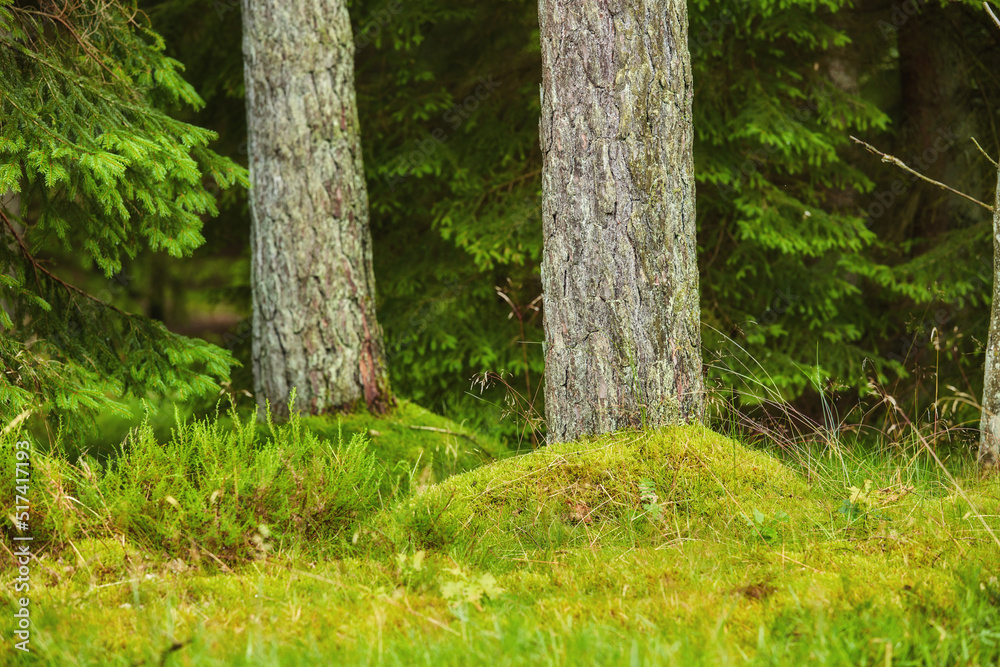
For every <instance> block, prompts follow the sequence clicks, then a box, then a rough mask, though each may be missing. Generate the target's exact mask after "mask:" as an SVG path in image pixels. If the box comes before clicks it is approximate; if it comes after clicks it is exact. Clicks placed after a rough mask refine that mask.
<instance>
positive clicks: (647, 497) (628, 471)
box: [372, 426, 808, 557]
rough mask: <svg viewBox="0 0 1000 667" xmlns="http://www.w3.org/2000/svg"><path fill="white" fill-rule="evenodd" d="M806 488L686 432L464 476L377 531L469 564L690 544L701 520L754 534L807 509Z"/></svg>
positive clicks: (561, 448)
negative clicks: (646, 544)
mask: <svg viewBox="0 0 1000 667" xmlns="http://www.w3.org/2000/svg"><path fill="white" fill-rule="evenodd" d="M807 493H808V487H807V485H806V483H805V481H804V480H803V479H802V478H801V477H800V476H798V475H797V474H796V473H794V472H792V471H791V470H789V469H787V468H785V467H784V466H783V465H782V464H781V463H780V462H778V461H777V460H775V459H774V458H773V457H771V456H769V455H767V454H765V453H762V452H759V451H755V450H752V449H749V448H747V447H746V446H744V445H741V444H739V443H736V442H734V441H732V440H729V439H727V438H724V437H722V436H720V435H718V434H716V433H713V432H712V431H709V430H708V429H706V428H704V427H701V426H680V427H673V428H667V429H663V430H659V431H652V432H641V433H636V432H628V433H618V434H613V435H607V436H601V437H597V438H592V439H588V440H585V441H579V442H571V443H563V444H559V445H554V446H551V447H545V448H543V449H540V450H538V451H536V452H534V453H531V454H528V455H524V456H519V457H515V458H510V459H506V460H503V461H500V462H497V463H493V464H490V465H486V466H483V467H481V468H478V469H476V470H473V471H471V472H468V473H465V474H461V475H457V476H455V477H452V478H449V479H447V480H445V481H444V482H442V483H440V484H437V485H434V486H431V487H428V488H426V489H424V490H423V491H422V492H420V493H417V494H415V495H414V497H412V498H410V499H407V500H405V501H403V502H402V503H400V504H399V505H397V506H396V507H395V508H393V509H391V510H389V511H387V512H383V513H381V514H380V515H378V516H377V517H376V519H375V522H374V526H373V528H374V530H373V531H372V534H374V535H377V536H379V538H385V537H388V538H389V539H390V541H391V542H392V543H393V546H394V548H396V549H400V550H403V549H407V548H411V549H451V550H458V551H460V552H462V553H463V554H464V555H465V556H466V557H468V556H469V555H471V554H473V553H476V552H479V553H483V554H484V555H485V553H486V552H490V551H492V552H495V553H499V552H503V553H506V554H509V553H510V552H511V551H520V552H527V551H537V550H539V549H540V550H543V551H544V550H547V549H556V548H561V547H563V546H573V545H575V546H579V544H578V542H579V541H580V540H583V539H586V540H589V542H590V543H591V544H595V543H597V542H598V541H603V542H607V541H608V540H615V541H621V539H620V538H622V537H623V536H625V535H629V537H630V538H631V539H627V540H624V542H626V543H628V542H632V543H634V539H635V538H638V539H642V538H645V537H652V538H654V539H657V538H658V539H660V540H661V541H662V538H663V537H664V536H669V535H673V536H675V537H676V538H679V539H683V537H684V534H685V533H686V532H688V530H687V528H688V527H690V526H691V525H692V524H696V525H697V526H698V528H699V529H703V528H704V527H705V526H714V527H716V528H719V529H721V528H723V527H730V526H732V525H733V524H734V523H735V525H736V526H737V527H738V528H739V529H740V530H748V529H749V530H751V531H752V530H755V528H754V521H753V519H751V518H750V517H753V516H755V515H756V516H758V517H773V516H775V515H778V516H786V515H788V516H789V517H790V516H794V515H795V514H800V513H801V512H802V510H803V507H804V504H803V503H802V502H801V500H802V498H804V497H805V496H806V495H807ZM758 521H759V520H758ZM383 541H384V539H383Z"/></svg>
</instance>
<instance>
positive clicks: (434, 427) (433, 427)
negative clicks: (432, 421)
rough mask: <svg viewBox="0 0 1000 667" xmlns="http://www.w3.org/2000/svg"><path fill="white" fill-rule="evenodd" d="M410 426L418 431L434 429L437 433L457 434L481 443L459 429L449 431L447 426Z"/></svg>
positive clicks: (475, 442)
mask: <svg viewBox="0 0 1000 667" xmlns="http://www.w3.org/2000/svg"><path fill="white" fill-rule="evenodd" d="M408 426H409V428H412V429H414V430H417V431H434V432H435V433H444V434H446V435H457V436H459V437H462V438H465V439H467V440H470V441H471V442H472V443H474V444H476V445H478V444H479V442H478V441H477V440H476V439H475V438H473V437H472V436H471V435H467V434H465V433H459V432H458V431H449V430H448V429H446V428H437V427H436V426H416V425H414V424H408Z"/></svg>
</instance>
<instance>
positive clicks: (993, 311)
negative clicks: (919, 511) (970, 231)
mask: <svg viewBox="0 0 1000 667" xmlns="http://www.w3.org/2000/svg"><path fill="white" fill-rule="evenodd" d="M983 375H984V377H983V415H982V419H981V421H980V424H979V430H980V435H979V463H980V464H982V465H983V466H990V467H996V466H997V464H998V463H1000V171H998V172H997V190H996V197H995V199H994V201H993V302H992V306H991V308H990V332H989V338H988V340H987V343H986V366H985V367H984V369H983Z"/></svg>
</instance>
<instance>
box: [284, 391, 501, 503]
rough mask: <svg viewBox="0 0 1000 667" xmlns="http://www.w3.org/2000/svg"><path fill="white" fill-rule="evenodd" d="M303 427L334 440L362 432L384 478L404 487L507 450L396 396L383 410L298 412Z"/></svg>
mask: <svg viewBox="0 0 1000 667" xmlns="http://www.w3.org/2000/svg"><path fill="white" fill-rule="evenodd" d="M301 424H302V427H303V428H304V429H306V430H308V431H311V432H312V433H314V434H315V435H316V436H317V437H320V438H326V439H328V440H334V441H335V440H336V439H337V438H338V437H339V434H341V433H342V434H343V437H344V438H345V439H350V438H353V437H355V436H361V437H363V438H364V439H365V440H366V441H367V443H368V444H367V449H368V451H370V452H371V453H372V454H373V455H374V456H375V457H376V458H377V459H378V460H379V461H380V462H381V464H382V466H383V469H384V471H385V481H386V484H389V485H391V486H393V487H394V488H395V489H396V490H397V491H401V492H405V491H407V490H408V489H409V487H410V485H411V484H412V485H414V486H424V485H427V484H431V483H434V482H440V481H442V480H443V479H445V478H447V477H449V476H451V475H455V474H457V473H461V472H465V471H467V470H472V469H474V468H477V467H479V466H481V465H482V464H484V463H488V462H490V461H495V460H497V459H501V458H504V457H506V456H509V455H510V454H511V453H512V452H511V451H510V450H508V449H507V447H506V446H505V444H504V443H503V442H502V441H500V440H497V439H496V438H493V437H491V436H488V435H484V434H482V433H479V432H477V431H475V430H474V429H471V428H468V427H466V426H464V425H462V424H456V423H455V422H453V421H451V420H450V419H448V418H446V417H442V416H440V415H437V414H434V413H433V412H431V411H429V410H426V409H424V408H422V407H420V406H419V405H417V404H416V403H413V402H411V401H407V400H399V402H398V405H397V406H396V407H395V408H394V409H393V410H392V411H391V412H389V413H388V414H386V415H378V416H376V415H372V414H371V413H369V412H365V411H359V412H356V413H352V414H346V415H331V416H323V417H303V418H302V419H301Z"/></svg>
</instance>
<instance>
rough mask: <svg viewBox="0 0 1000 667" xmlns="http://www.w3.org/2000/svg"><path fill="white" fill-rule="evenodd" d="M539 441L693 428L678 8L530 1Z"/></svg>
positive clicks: (684, 65) (692, 301)
mask: <svg viewBox="0 0 1000 667" xmlns="http://www.w3.org/2000/svg"><path fill="white" fill-rule="evenodd" d="M539 23H540V27H541V41H542V72H543V74H542V119H541V144H542V151H543V155H544V162H543V169H542V189H543V203H542V215H543V223H542V225H543V234H544V243H545V247H544V251H543V262H542V290H543V294H544V302H543V303H544V313H545V342H546V351H545V383H546V386H545V413H546V425H547V429H548V440H549V442H562V441H566V440H572V439H574V438H576V437H578V436H580V435H583V434H589V433H602V432H609V431H615V430H619V429H623V428H630V427H645V426H650V427H655V426H661V425H666V424H673V423H679V422H684V421H688V420H692V419H697V418H699V417H700V415H701V412H702V403H703V380H702V365H701V349H700V348H701V332H700V311H699V302H698V299H699V293H698V270H697V255H696V247H695V217H694V168H693V158H692V141H693V138H694V137H693V130H692V125H691V95H692V83H691V64H690V56H689V54H688V47H687V7H686V5H685V3H684V2H683V1H682V0H645V1H644V2H638V3H637V2H623V1H621V0H610V2H601V3H598V2H594V1H593V0H541V2H540V5H539Z"/></svg>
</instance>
